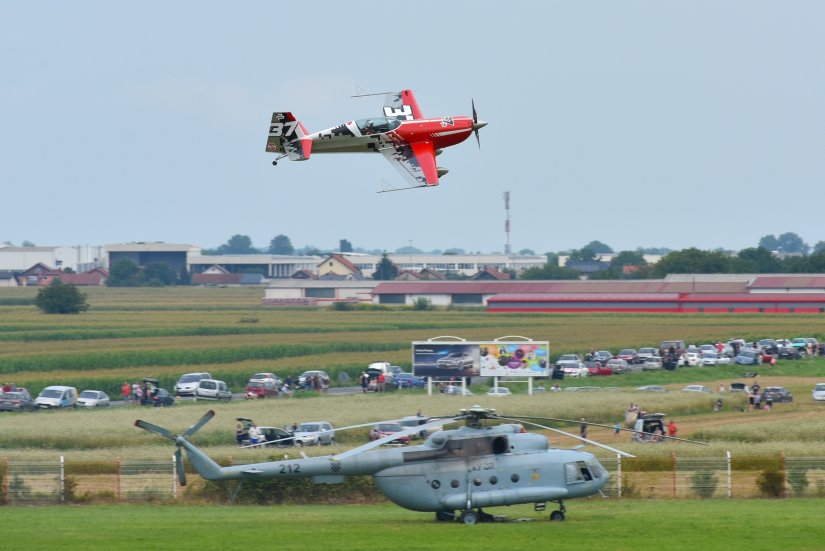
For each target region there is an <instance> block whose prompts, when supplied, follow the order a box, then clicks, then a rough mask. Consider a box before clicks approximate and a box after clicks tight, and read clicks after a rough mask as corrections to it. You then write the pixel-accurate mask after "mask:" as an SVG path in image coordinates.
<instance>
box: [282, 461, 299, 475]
mask: <svg viewBox="0 0 825 551" xmlns="http://www.w3.org/2000/svg"><path fill="white" fill-rule="evenodd" d="M300 472H301V465H300V464H299V463H292V464H290V465H281V467H280V473H281V474H294V473H300Z"/></svg>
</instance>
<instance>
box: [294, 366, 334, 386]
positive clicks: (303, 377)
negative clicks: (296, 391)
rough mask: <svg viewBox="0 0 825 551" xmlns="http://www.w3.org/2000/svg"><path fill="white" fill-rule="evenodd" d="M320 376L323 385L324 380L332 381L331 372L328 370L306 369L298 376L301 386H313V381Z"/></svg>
mask: <svg viewBox="0 0 825 551" xmlns="http://www.w3.org/2000/svg"><path fill="white" fill-rule="evenodd" d="M315 377H318V378H319V379H320V380H321V385H322V386H323V384H324V381H330V380H331V379H330V378H329V374H327V372H326V371H319V370H317V369H313V370H310V371H304V372H303V373H301V374H300V375H299V376H298V386H300V387H301V388H304V389H306V388H312V381H313V379H315Z"/></svg>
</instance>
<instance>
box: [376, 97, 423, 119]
mask: <svg viewBox="0 0 825 551" xmlns="http://www.w3.org/2000/svg"><path fill="white" fill-rule="evenodd" d="M384 116H385V117H387V118H388V119H399V120H402V121H411V120H415V119H423V118H424V115H422V114H421V109H419V108H418V102H417V101H415V96H414V95H413V93H412V90H401V91H400V92H397V93H391V94H387V98H386V100H385V101H384Z"/></svg>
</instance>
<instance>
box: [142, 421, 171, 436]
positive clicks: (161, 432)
mask: <svg viewBox="0 0 825 551" xmlns="http://www.w3.org/2000/svg"><path fill="white" fill-rule="evenodd" d="M135 426H136V427H140V428H142V429H144V430H148V431H149V432H154V433H155V434H159V435H161V436H165V437H166V438H169V439H171V440H174V439H175V437H174V436H173V435H172V433H171V432H169V431H168V430H167V429H165V428H163V427H159V426H157V425H153V424H152V423H149V422H148V421H142V420H140V419H138V420H137V421H135Z"/></svg>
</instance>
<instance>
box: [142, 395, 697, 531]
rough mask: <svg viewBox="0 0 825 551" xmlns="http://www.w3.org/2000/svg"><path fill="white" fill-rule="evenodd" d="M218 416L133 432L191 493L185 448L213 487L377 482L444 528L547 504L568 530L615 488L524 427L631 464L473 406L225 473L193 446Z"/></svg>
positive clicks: (587, 459) (592, 463)
mask: <svg viewBox="0 0 825 551" xmlns="http://www.w3.org/2000/svg"><path fill="white" fill-rule="evenodd" d="M214 415H215V413H214V411H209V412H207V413H206V414H205V415H204V416H203V417H202V418H201V419H200V420H199V421H198V422H197V423H195V424H194V425H192V426H191V427H189V428H188V429H186V430H185V431H184V432H183V433H182V434H180V435H173V434H172V433H171V432H170V431H169V430H167V429H165V428H162V427H158V426H156V425H153V424H151V423H148V422H146V421H141V420H138V421H135V425H136V426H138V427H140V428H143V429H146V430H148V431H151V432H154V433H157V434H159V435H161V436H164V437H166V438H169V439H170V440H172V441H173V442H175V445H176V446H177V450H176V452H175V459H176V462H177V471H178V476H179V479H180V483H181V485H185V484H186V475H185V473H184V469H183V462H182V458H181V448H184V449H186V453H187V457H188V458H189V461H190V463H191V464H192V466H193V467H194V469H195V470H196V471H197V472H198V473H199V474H200V475H201V476H202V477H203V478H205V479H207V480H240V481H244V480H254V479H262V478H279V477H280V478H300V477H310V478H312V481H313V482H314V483H316V484H335V483H340V482H343V481H344V477H346V476H358V475H372V477H373V479H374V481H375V485H376V487H377V488H378V489H379V491H381V492H382V493H383V494H384V495H385V496H386V497H387V498H388V499H389V500H390V501H392V502H393V503H395V504H396V505H399V506H401V507H404V508H406V509H410V510H413V511H421V512H434V513H435V517H436V519H437V520H439V521H454V520H456V519H458V520H460V521H461V522H463V523H464V524H475V523H477V522H489V521H492V520H494V516H493V515H491V514H489V513H486V512H485V511H483V509H482V508H483V507H497V506H503V505H515V504H519V503H534V504H535V510H537V511H543V510H545V508H546V504H547V502H548V501H549V502H552V503H556V504H558V509H556V510H554V511H552V512H551V513H550V520H554V521H561V520H564V518H565V512H566V509H565V505H564V500H567V499H573V498H579V497H586V496H590V495H593V494H596V493H599V492H601V490H602V488H604V486H605V484H607V481H608V478H609V475H608V472H607V470H606V469H605V468H604V467H602V465H601V464H600V463H599V461H598V460H597V459H596V457H595V456H593V454H591V453H588V452H584V451H580V450H578V449H558V448H551V447H550V446H549V444H548V440H547V438H546V437H545V436H543V435H541V434H531V433H527V432H526V431H525V430H524V427H523V424H527V425H532V426H535V427H538V428H542V429H545V430H549V431H553V432H556V433H560V434H563V435H566V436H569V437H572V438H575V439H577V440H580V441H582V442H584V443H586V444H592V445H594V446H598V447H600V448H603V449H606V450H609V451H611V452H614V453H618V454H620V455H623V456H626V457H633V456H632V455H631V454H629V453H626V452H623V451H620V450H617V449H615V448H612V447H610V446H606V445H604V444H600V443H598V442H594V441H592V440H588V439H587V438H583V437H580V436H576V435H574V434H571V433H568V432H565V431H562V430H560V429H556V428H552V427H548V426H544V425H540V424H538V423H535V422H533V421H527V419H538V420H548V421H567V422H574V421H571V420H568V419H555V418H547V417H507V416H501V415H498V414H496V410H494V409H488V408H483V407H481V406H473V407H471V408H467V409H462V410H460V411H459V414H458V415H456V416H453V417H446V418H435V420H432V421H429V422H426V423H424V424H422V425H418V426H415V427H411V428H409V429H407V430H404V431H402V432H397V433H394V434H390V435H389V436H386V437H384V438H380V439H378V440H374V441H372V442H370V443H368V444H365V445H362V446H359V447H356V448H354V449H351V450H348V451H344V452H342V453H339V454H333V455H325V456H321V457H311V458H304V459H288V460H284V461H268V462H265V463H254V464H249V465H236V466H231V467H221V466H220V465H218V464H217V463H215V461H213V460H212V459H211V458H209V457H208V456H207V455H206V454H205V453H203V452H202V451H201V450H199V449H198V448H197V447H195V446H194V445H193V444H192V443H191V442H189V440H187V438H188V437H190V436H192V435H193V434H195V432H197V431H198V430H199V429H200V428H201V427H202V426H203V425H205V424H206V423H207V422H208V421H209V420H210V419H212V417H213V416H214ZM491 420H495V421H504V423H502V424H499V425H493V426H490V425H487V424H486V423H485V421H491ZM460 421H464V426H462V427H460V428H458V429H450V430H447V429H444V430H436V431H435V432H433V433H432V434H430V435H429V436H428V437H427V438H426V440H425V441H424V442H423V443H422V444H420V445H415V446H407V447H404V448H388V449H381V450H375V451H372V452H370V453H365V452H367V451H368V450H371V449H373V448H376V447H378V446H381V445H382V444H387V443H389V442H391V441H392V440H395V439H397V438H399V436H402V435H410V434H414V433H420V432H422V431H428V430H431V429H436V428H441V427H443V426H445V425H448V424H450V423H457V422H460ZM508 421H509V422H508ZM576 422H578V421H576ZM371 424H373V423H369V424H364V425H353V426H351V427H345V428H343V429H335V430H336V431H341V430H346V429H352V428H357V427H364V426H368V425H371ZM589 424H591V425H598V423H589ZM601 426H606V425H601ZM611 428H612V427H611ZM623 430H630V431H632V430H631V429H623ZM673 439H675V440H686V439H683V438H675V437H674V438H673ZM686 441H689V442H693V441H690V440H686ZM457 511H458V513H457Z"/></svg>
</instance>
